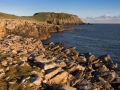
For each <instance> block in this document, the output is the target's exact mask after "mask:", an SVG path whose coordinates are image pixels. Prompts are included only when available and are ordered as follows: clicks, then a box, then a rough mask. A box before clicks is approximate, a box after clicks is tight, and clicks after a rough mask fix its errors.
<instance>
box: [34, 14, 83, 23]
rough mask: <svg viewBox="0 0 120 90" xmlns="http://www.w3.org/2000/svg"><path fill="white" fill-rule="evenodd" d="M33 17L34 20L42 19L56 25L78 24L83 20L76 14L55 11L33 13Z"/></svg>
mask: <svg viewBox="0 0 120 90" xmlns="http://www.w3.org/2000/svg"><path fill="white" fill-rule="evenodd" d="M33 18H34V19H36V20H41V19H42V20H43V21H46V22H47V23H50V24H57V25H66V24H67V25H80V24H83V21H82V20H81V19H80V18H79V17H78V16H77V15H72V14H67V13H57V12H40V13H35V14H34V15H33Z"/></svg>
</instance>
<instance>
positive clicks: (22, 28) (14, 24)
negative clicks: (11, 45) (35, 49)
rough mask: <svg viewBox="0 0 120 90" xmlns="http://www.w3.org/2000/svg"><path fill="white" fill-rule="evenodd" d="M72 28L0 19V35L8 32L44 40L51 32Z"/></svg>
mask: <svg viewBox="0 0 120 90" xmlns="http://www.w3.org/2000/svg"><path fill="white" fill-rule="evenodd" d="M69 29H72V28H69V27H64V26H62V25H53V24H47V23H45V22H35V21H29V20H19V19H0V36H1V37H2V36H6V35H10V34H14V35H19V36H24V37H32V38H37V39H40V40H46V39H48V38H50V37H51V35H50V33H51V32H61V31H64V30H69Z"/></svg>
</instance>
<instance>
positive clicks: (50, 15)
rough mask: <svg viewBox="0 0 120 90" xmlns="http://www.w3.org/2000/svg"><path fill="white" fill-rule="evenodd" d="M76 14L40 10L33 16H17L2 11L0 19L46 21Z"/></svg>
mask: <svg viewBox="0 0 120 90" xmlns="http://www.w3.org/2000/svg"><path fill="white" fill-rule="evenodd" d="M74 16H76V15H72V14H67V13H54V12H40V13H35V14H34V15H33V16H16V15H12V14H6V13H1V12H0V19H1V18H2V19H21V20H30V21H38V22H45V21H46V20H52V19H55V18H56V19H67V18H70V17H74Z"/></svg>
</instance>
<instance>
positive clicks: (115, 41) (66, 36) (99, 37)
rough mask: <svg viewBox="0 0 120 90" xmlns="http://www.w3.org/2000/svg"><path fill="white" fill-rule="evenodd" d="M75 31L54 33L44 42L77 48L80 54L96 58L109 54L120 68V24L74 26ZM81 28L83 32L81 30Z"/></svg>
mask: <svg viewBox="0 0 120 90" xmlns="http://www.w3.org/2000/svg"><path fill="white" fill-rule="evenodd" d="M72 27H73V28H74V30H72V31H70V30H69V31H67V30H66V31H64V32H60V33H52V34H51V36H52V38H51V39H48V40H46V41H43V44H46V43H49V42H55V43H56V42H62V43H64V44H65V45H66V46H67V47H72V46H76V49H77V50H78V51H79V52H80V53H86V52H91V53H92V54H94V55H95V56H96V57H98V56H101V55H105V54H109V55H110V56H111V58H112V60H113V61H114V62H116V63H118V64H119V66H120V24H94V25H74V26H72ZM79 28H80V29H81V30H79Z"/></svg>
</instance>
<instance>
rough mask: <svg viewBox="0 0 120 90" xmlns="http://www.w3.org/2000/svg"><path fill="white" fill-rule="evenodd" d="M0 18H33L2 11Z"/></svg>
mask: <svg viewBox="0 0 120 90" xmlns="http://www.w3.org/2000/svg"><path fill="white" fill-rule="evenodd" d="M0 19H22V20H33V21H34V19H32V18H30V17H26V16H16V15H13V14H7V13H2V12H0Z"/></svg>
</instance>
